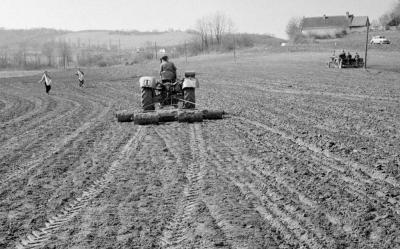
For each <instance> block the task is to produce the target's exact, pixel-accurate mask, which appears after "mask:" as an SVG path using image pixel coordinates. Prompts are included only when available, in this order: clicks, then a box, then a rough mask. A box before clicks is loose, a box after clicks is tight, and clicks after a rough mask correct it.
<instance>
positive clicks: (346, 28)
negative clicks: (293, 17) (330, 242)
mask: <svg viewBox="0 0 400 249" xmlns="http://www.w3.org/2000/svg"><path fill="white" fill-rule="evenodd" d="M367 25H369V19H368V17H367V16H354V15H352V14H349V12H347V13H346V15H343V16H327V15H323V16H320V17H304V18H303V20H302V25H301V31H302V33H303V34H304V35H308V36H320V37H321V36H330V37H335V36H337V35H338V34H343V33H349V32H354V31H364V30H365V27H366V26H367Z"/></svg>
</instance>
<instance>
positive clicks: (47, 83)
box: [39, 71, 51, 94]
mask: <svg viewBox="0 0 400 249" xmlns="http://www.w3.org/2000/svg"><path fill="white" fill-rule="evenodd" d="M39 83H44V86H45V88H46V93H47V94H49V92H50V89H51V77H50V75H49V72H47V71H44V73H43V76H42V78H41V79H40V81H39Z"/></svg>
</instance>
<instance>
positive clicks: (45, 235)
mask: <svg viewBox="0 0 400 249" xmlns="http://www.w3.org/2000/svg"><path fill="white" fill-rule="evenodd" d="M145 130H146V128H143V127H139V128H138V130H137V132H136V133H135V134H134V135H133V136H132V137H131V138H130V139H129V141H128V142H127V143H126V144H125V145H124V147H123V148H122V150H121V151H120V155H119V157H118V159H117V160H115V161H114V162H112V164H111V165H110V166H109V168H108V170H107V171H106V172H105V173H104V175H103V176H102V177H100V178H99V179H97V180H96V181H94V183H93V184H92V185H90V186H89V187H88V188H87V189H86V190H85V191H83V193H82V195H81V196H80V197H77V198H75V199H74V200H73V201H71V202H69V203H68V204H66V205H65V206H64V207H63V208H62V209H61V210H59V212H58V213H57V214H56V215H53V216H51V217H49V218H48V220H47V222H46V223H45V225H44V226H43V227H42V228H40V229H39V230H34V231H32V232H30V233H28V234H27V235H25V236H23V237H22V238H21V240H20V241H19V242H17V244H16V245H15V246H16V248H18V249H23V248H31V249H33V248H42V247H43V246H45V245H46V243H47V242H48V241H49V239H50V238H51V236H52V235H53V234H55V233H57V231H58V230H59V229H60V228H61V227H63V226H64V224H66V223H68V222H69V221H71V220H72V218H73V217H75V216H76V215H78V214H79V213H80V212H81V211H82V210H83V209H85V207H86V206H87V205H88V204H89V203H90V202H91V200H93V198H95V197H96V196H98V195H99V194H100V193H101V192H102V191H103V190H104V189H105V188H107V186H108V184H110V183H111V182H112V181H113V179H114V174H115V173H116V172H117V171H118V170H119V167H120V165H121V163H122V162H123V161H124V160H126V158H128V157H129V156H130V155H131V154H132V153H134V151H135V150H136V148H137V147H138V146H139V144H140V143H141V140H142V139H143V136H144V134H145Z"/></svg>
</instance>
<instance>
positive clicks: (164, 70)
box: [160, 55, 176, 82]
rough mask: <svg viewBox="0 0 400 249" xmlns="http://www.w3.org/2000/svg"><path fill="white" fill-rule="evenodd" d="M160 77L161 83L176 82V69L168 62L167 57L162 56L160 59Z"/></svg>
mask: <svg viewBox="0 0 400 249" xmlns="http://www.w3.org/2000/svg"><path fill="white" fill-rule="evenodd" d="M160 63H161V65H160V77H161V81H162V82H175V81H176V67H175V64H174V63H172V62H170V61H168V56H166V55H164V56H163V57H161V59H160Z"/></svg>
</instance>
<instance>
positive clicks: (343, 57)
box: [339, 50, 346, 60]
mask: <svg viewBox="0 0 400 249" xmlns="http://www.w3.org/2000/svg"><path fill="white" fill-rule="evenodd" d="M339 59H341V60H344V59H346V53H345V52H344V50H342V52H341V53H340V54H339Z"/></svg>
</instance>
